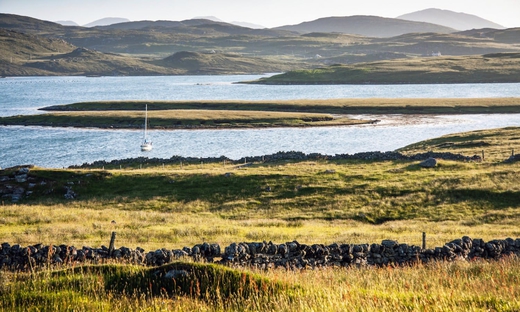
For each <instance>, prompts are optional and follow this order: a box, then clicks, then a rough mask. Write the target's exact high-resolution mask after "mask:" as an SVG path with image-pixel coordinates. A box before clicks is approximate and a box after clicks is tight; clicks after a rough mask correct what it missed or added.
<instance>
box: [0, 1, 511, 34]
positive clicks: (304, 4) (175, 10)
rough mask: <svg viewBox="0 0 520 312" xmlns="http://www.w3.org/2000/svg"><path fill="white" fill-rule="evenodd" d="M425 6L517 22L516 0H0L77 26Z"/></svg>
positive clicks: (275, 20) (272, 20) (275, 18)
mask: <svg viewBox="0 0 520 312" xmlns="http://www.w3.org/2000/svg"><path fill="white" fill-rule="evenodd" d="M427 8H439V9H445V10H451V11H455V12H464V13H468V14H474V15H477V16H479V17H482V18H485V19H487V20H490V21H492V22H495V23H498V24H501V25H503V26H505V27H520V0H312V1H311V0H0V12H1V13H12V14H18V15H25V16H31V17H35V18H39V19H43V20H48V21H64V20H71V21H74V22H76V23H78V24H80V25H84V24H87V23H90V22H92V21H95V20H98V19H101V18H104V17H123V18H128V19H129V20H132V21H137V20H172V21H179V20H184V19H190V18H193V17H197V16H215V17H218V18H220V19H221V20H224V21H226V22H232V21H239V22H250V23H255V24H260V25H263V26H266V27H274V26H281V25H287V24H298V23H301V22H304V21H310V20H314V19H317V18H320V17H328V16H350V15H377V16H383V17H397V16H399V15H401V14H406V13H410V12H414V11H418V10H423V9H427Z"/></svg>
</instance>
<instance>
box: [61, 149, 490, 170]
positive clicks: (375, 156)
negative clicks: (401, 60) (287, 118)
mask: <svg viewBox="0 0 520 312" xmlns="http://www.w3.org/2000/svg"><path fill="white" fill-rule="evenodd" d="M428 158H436V159H443V160H458V161H482V158H481V157H480V156H478V155H473V156H464V155H461V154H454V153H449V152H445V153H437V152H427V153H419V154H415V155H405V154H402V153H399V152H379V151H376V152H362V153H355V154H336V155H324V154H320V153H311V154H305V153H302V152H295V151H290V152H278V153H275V154H270V155H263V156H251V157H242V158H240V159H237V160H232V159H229V158H227V157H225V156H221V157H206V158H197V157H181V156H172V157H171V158H148V157H138V158H126V159H118V160H112V161H105V160H100V161H95V162H93V163H84V164H82V165H79V166H70V167H69V168H71V169H77V168H92V167H95V168H101V167H104V166H124V165H131V164H136V163H147V164H156V165H161V164H179V163H180V162H183V163H187V164H190V163H194V164H200V163H201V162H202V163H215V162H224V161H227V162H229V163H236V164H243V163H246V162H265V163H268V162H274V161H281V160H297V161H306V160H320V159H327V160H373V161H382V160H426V159H428Z"/></svg>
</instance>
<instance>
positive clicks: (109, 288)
mask: <svg viewBox="0 0 520 312" xmlns="http://www.w3.org/2000/svg"><path fill="white" fill-rule="evenodd" d="M519 268H520V266H519V259H518V258H514V257H513V258H507V259H503V260H500V261H492V262H479V261H476V262H473V263H433V264H429V265H416V266H411V267H397V268H393V267H387V268H348V269H346V268H327V269H321V270H307V271H286V270H281V269H277V270H270V271H258V272H255V271H254V270H253V271H251V270H244V269H229V268H225V267H221V266H217V265H205V264H193V263H182V262H174V263H171V264H168V265H165V266H162V267H159V268H142V267H134V266H120V265H103V266H85V267H77V268H73V269H66V270H62V271H55V272H53V271H44V272H41V273H35V274H25V273H7V272H1V273H0V274H1V275H0V277H1V278H2V282H1V284H0V299H1V300H0V309H1V310H5V311H32V310H35V311H70V310H74V311H91V310H95V311H294V310H299V311H356V310H362V311H417V310H428V311H488V310H491V311H516V310H518V309H519V308H520V300H519V299H518V298H519V295H520V288H519V287H518V285H519V282H520V279H519V276H520V271H519ZM172 269H173V270H177V272H182V273H181V274H179V275H178V276H177V277H176V278H175V279H165V278H163V276H164V274H165V272H168V271H170V270H172Z"/></svg>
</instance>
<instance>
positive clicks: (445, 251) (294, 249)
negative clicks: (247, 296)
mask: <svg viewBox="0 0 520 312" xmlns="http://www.w3.org/2000/svg"><path fill="white" fill-rule="evenodd" d="M511 255H515V256H520V238H517V239H512V238H507V239H503V240H499V239H497V240H491V241H488V242H485V241H484V240H482V239H471V238H470V237H467V236H465V237H463V238H461V239H456V240H453V241H451V242H449V243H447V244H445V245H444V246H442V247H435V248H433V249H423V248H421V247H419V246H414V245H408V244H399V243H398V242H397V241H394V240H383V241H382V242H381V243H380V244H375V243H374V244H336V243H334V244H331V245H323V244H313V245H307V244H301V243H299V242H297V241H292V242H287V243H282V244H275V243H273V242H265V241H264V242H250V243H232V244H231V245H229V246H227V247H224V248H221V247H220V246H219V245H218V244H209V243H203V244H197V245H195V246H193V247H191V248H189V247H184V248H183V249H173V250H170V249H166V248H163V249H158V250H155V251H148V252H145V250H144V249H142V248H139V247H137V248H135V249H131V248H127V247H120V248H113V249H109V248H107V247H105V246H102V247H101V248H91V247H82V248H76V247H74V246H68V245H50V246H45V245H42V244H37V245H32V246H27V247H22V246H20V245H13V246H11V245H10V244H8V243H3V244H2V245H1V247H0V269H9V270H15V271H28V270H36V269H38V268H42V267H56V266H64V265H77V264H82V263H84V264H90V263H107V262H120V263H132V264H138V265H146V266H160V265H163V264H166V263H168V262H171V261H173V260H176V259H182V258H192V259H193V260H194V261H199V262H208V263H221V264H225V265H230V266H243V267H248V266H249V267H257V268H262V269H269V268H278V267H283V268H288V269H304V268H308V269H313V268H317V267H328V266H337V267H349V266H353V265H354V266H387V265H409V264H414V263H427V262H432V261H455V260H466V261H469V260H474V259H499V258H501V257H505V256H511Z"/></svg>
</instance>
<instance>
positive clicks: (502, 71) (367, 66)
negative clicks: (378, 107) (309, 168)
mask: <svg viewBox="0 0 520 312" xmlns="http://www.w3.org/2000/svg"><path fill="white" fill-rule="evenodd" d="M494 82H520V54H519V53H498V54H487V55H483V56H457V57H447V56H444V57H425V58H414V59H398V60H392V61H380V62H370V63H359V64H353V65H334V66H329V67H323V68H318V69H311V70H298V71H292V72H288V73H284V74H280V75H276V76H272V77H268V78H262V79H260V80H257V81H253V82H250V83H257V84H415V83H494Z"/></svg>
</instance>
